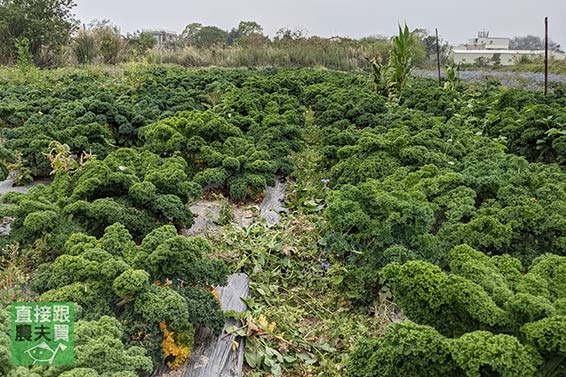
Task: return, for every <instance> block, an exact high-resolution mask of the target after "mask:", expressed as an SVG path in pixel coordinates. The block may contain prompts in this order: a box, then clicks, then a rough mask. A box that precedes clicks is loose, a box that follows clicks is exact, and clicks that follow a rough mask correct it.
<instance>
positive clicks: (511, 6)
mask: <svg viewBox="0 0 566 377" xmlns="http://www.w3.org/2000/svg"><path fill="white" fill-rule="evenodd" d="M76 2H77V7H76V8H75V14H76V15H77V17H78V18H79V19H80V20H81V21H82V22H84V23H89V22H90V21H91V20H93V19H99V20H102V19H109V20H110V21H112V23H114V24H115V25H117V26H119V27H120V28H121V30H122V32H123V33H127V32H135V31H136V30H140V29H147V28H159V29H167V30H172V31H177V32H181V31H182V30H183V28H184V27H185V25H187V24H189V23H192V22H200V23H202V24H204V25H215V26H218V27H221V28H223V29H230V28H232V27H234V26H236V25H237V24H238V22H239V21H240V20H253V21H257V22H258V23H260V24H261V25H263V27H264V29H265V32H266V33H267V34H269V35H274V34H275V32H276V31H277V30H278V29H280V28H282V27H288V28H291V29H294V28H302V29H305V30H306V31H308V34H309V35H320V36H324V37H328V36H332V35H340V36H348V37H353V38H358V37H362V36H368V35H377V34H380V35H392V34H394V33H395V31H396V26H397V23H398V22H401V23H403V22H405V21H406V22H407V24H408V25H409V27H410V28H411V29H413V28H416V27H419V28H426V29H428V30H431V31H434V28H435V27H438V29H439V33H440V34H441V35H442V36H443V37H444V38H445V39H447V40H448V41H450V42H451V43H452V44H460V43H463V42H465V41H466V40H467V39H468V38H472V37H474V36H475V35H476V34H477V32H478V31H479V30H488V31H490V32H491V33H490V35H492V36H501V37H512V36H516V35H527V34H534V35H539V36H542V35H543V25H544V16H548V17H549V23H550V38H551V39H553V40H554V41H556V42H558V43H560V44H561V45H562V46H563V47H566V0H475V1H470V0H468V1H465V2H464V1H460V0H158V1H155V0H136V1H130V0H128V1H126V0H76Z"/></svg>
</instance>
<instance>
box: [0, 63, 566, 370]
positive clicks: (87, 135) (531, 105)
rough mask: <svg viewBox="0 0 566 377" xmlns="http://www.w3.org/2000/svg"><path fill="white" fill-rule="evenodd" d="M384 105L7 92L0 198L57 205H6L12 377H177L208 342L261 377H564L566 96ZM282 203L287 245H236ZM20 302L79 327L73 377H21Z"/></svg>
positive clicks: (250, 241)
mask: <svg viewBox="0 0 566 377" xmlns="http://www.w3.org/2000/svg"><path fill="white" fill-rule="evenodd" d="M377 84H378V83H376V82H372V80H371V78H368V75H367V74H361V73H345V72H336V71H329V70H325V69H301V68H297V69H294V68H293V69H290V68H289V69H275V68H262V69H243V68H242V69H220V68H206V69H204V68H203V69H185V68H182V67H179V66H173V65H152V64H147V63H130V64H125V65H119V66H113V67H106V66H98V67H97V66H92V67H83V68H62V69H56V70H50V71H47V70H37V69H35V68H25V69H24V68H2V69H0V131H1V133H0V181H2V180H5V179H7V178H9V177H10V179H12V180H13V181H14V182H16V184H18V185H26V184H29V183H31V182H34V181H37V180H44V181H47V182H48V184H45V185H44V184H39V185H35V186H34V187H33V188H31V189H30V190H29V191H28V192H27V193H22V192H9V193H6V194H3V195H2V194H0V219H4V220H3V221H4V222H9V223H10V232H9V234H6V235H3V236H0V303H1V307H0V376H9V377H27V376H29V377H42V376H46V377H58V376H60V377H97V376H100V377H136V376H150V375H152V373H153V372H154V371H155V370H157V369H159V368H162V367H163V366H166V368H170V369H180V370H182V368H183V366H184V365H185V364H186V362H187V360H188V359H190V354H191V350H192V348H193V342H194V341H195V334H196V331H197V329H198V328H199V327H206V328H208V329H210V330H211V331H212V332H213V333H215V334H217V335H225V336H226V337H232V339H234V338H236V337H242V338H245V366H244V375H246V376H254V377H256V376H267V375H272V376H350V377H366V376H367V377H370V376H409V377H411V376H469V377H480V376H507V377H512V376H517V377H519V376H520V377H523V376H541V377H543V376H544V377H551V376H566V170H565V165H566V85H565V84H560V83H556V84H554V86H553V88H552V90H551V91H550V92H549V94H548V96H546V97H545V96H544V95H543V94H542V92H539V91H535V90H527V89H512V88H503V87H501V86H499V85H497V84H495V83H493V82H487V83H478V82H476V83H463V82H459V81H457V80H455V81H453V82H450V83H447V84H450V85H445V86H444V87H439V86H438V83H437V82H436V81H435V80H433V79H427V78H413V79H411V81H410V82H409V84H407V85H406V86H400V88H399V90H398V91H397V92H396V95H394V96H392V95H384V94H383V91H382V90H379V88H376V86H377ZM276 182H285V183H286V188H287V189H286V213H285V214H282V218H281V221H280V222H278V223H276V224H268V223H267V222H266V221H265V220H262V219H261V217H260V216H258V215H257V214H253V215H252V216H253V217H254V220H253V221H252V222H251V223H250V224H244V225H242V224H240V223H238V222H237V221H235V213H236V212H238V211H241V210H250V208H252V209H253V208H255V207H254V205H255V204H257V203H258V202H261V200H262V199H263V197H264V195H265V190H266V187H267V186H274V185H275V184H276ZM202 201H220V202H221V203H222V208H221V209H220V215H219V217H218V219H217V220H215V222H216V224H215V226H214V227H213V228H211V230H210V231H207V232H202V233H201V234H198V235H197V236H194V237H193V236H188V235H187V230H188V229H189V228H191V226H192V225H193V223H194V222H195V214H194V213H193V212H192V211H191V209H190V207H191V206H192V205H194V204H195V203H197V202H202ZM250 211H252V212H253V210H250ZM238 272H242V273H245V274H247V275H248V276H249V277H250V279H251V284H250V287H251V291H252V293H253V297H252V298H249V299H247V300H246V304H247V308H248V309H247V310H246V312H244V313H231V312H225V313H223V312H222V310H221V307H220V304H219V301H218V299H217V297H216V291H215V290H214V288H213V287H217V286H222V285H224V284H226V281H227V277H228V275H230V274H233V273H238ZM13 301H50V302H51V301H52V302H74V303H75V320H76V323H75V364H74V365H73V366H56V367H55V366H54V367H47V366H33V367H29V368H28V367H15V366H11V365H10V363H9V359H10V352H9V349H10V346H9V342H10V338H9V316H10V313H9V304H10V303H11V302H13ZM227 316H228V317H236V319H237V320H238V322H239V323H240V324H241V325H240V326H235V327H232V328H230V329H229V331H228V333H227V334H226V333H224V334H223V331H224V330H223V326H224V321H225V317H227ZM235 344H236V345H237V343H235Z"/></svg>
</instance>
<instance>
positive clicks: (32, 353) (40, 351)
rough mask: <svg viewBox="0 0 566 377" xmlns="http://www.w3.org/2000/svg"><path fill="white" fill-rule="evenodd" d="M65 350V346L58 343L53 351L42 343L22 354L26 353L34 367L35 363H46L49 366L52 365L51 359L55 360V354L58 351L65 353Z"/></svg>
mask: <svg viewBox="0 0 566 377" xmlns="http://www.w3.org/2000/svg"><path fill="white" fill-rule="evenodd" d="M65 349H67V346H66V345H64V344H61V343H59V344H58V345H57V348H55V349H54V350H53V349H51V347H49V346H48V345H47V344H46V343H45V342H43V343H40V344H38V345H36V346H33V347H32V348H30V349H28V350H25V351H24V352H25V353H27V354H28V355H29V357H31V359H32V360H33V364H32V365H35V363H37V362H41V363H47V364H49V365H51V364H53V359H55V356H56V355H57V352H59V350H61V351H65Z"/></svg>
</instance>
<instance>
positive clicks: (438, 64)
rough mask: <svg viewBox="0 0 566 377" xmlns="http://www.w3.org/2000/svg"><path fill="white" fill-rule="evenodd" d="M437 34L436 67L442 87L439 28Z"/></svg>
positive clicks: (436, 30) (439, 83) (436, 29)
mask: <svg viewBox="0 0 566 377" xmlns="http://www.w3.org/2000/svg"><path fill="white" fill-rule="evenodd" d="M434 30H435V32H436V67H437V68H438V85H439V86H442V80H441V78H440V43H439V42H438V28H435V29H434Z"/></svg>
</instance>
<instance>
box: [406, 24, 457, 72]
mask: <svg viewBox="0 0 566 377" xmlns="http://www.w3.org/2000/svg"><path fill="white" fill-rule="evenodd" d="M417 30H422V29H417ZM413 33H415V31H413ZM418 35H419V37H420V42H421V43H422V46H423V48H424V52H425V55H426V63H427V64H435V63H436V36H435V35H431V34H429V32H428V30H422V32H421V33H419V34H418ZM438 45H439V50H440V64H441V65H445V64H447V63H448V59H449V52H450V45H449V44H448V42H447V41H445V40H444V39H443V38H441V37H440V36H439V37H438Z"/></svg>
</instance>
